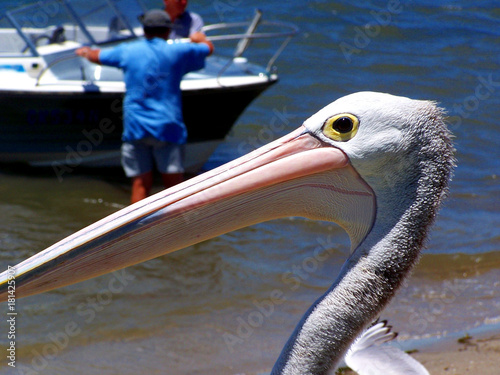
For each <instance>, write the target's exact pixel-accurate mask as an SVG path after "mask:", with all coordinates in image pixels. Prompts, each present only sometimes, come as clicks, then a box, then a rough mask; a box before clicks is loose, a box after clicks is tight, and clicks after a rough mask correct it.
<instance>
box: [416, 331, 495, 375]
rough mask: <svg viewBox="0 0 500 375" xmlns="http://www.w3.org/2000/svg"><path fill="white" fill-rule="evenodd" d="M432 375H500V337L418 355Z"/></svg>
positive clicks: (462, 341) (466, 340) (464, 341)
mask: <svg viewBox="0 0 500 375" xmlns="http://www.w3.org/2000/svg"><path fill="white" fill-rule="evenodd" d="M413 356H414V357H415V358H416V359H417V360H418V361H420V362H421V363H422V364H423V365H424V366H425V367H426V368H427V370H429V372H430V373H431V374H432V375H449V374H457V375H459V374H481V375H498V374H500V333H499V334H495V335H494V336H489V337H488V336H486V337H481V338H475V337H470V338H467V337H465V338H462V339H460V340H458V341H457V342H456V343H455V344H452V345H450V346H449V347H448V348H445V349H444V350H442V351H437V350H429V351H420V352H417V353H414V354H413Z"/></svg>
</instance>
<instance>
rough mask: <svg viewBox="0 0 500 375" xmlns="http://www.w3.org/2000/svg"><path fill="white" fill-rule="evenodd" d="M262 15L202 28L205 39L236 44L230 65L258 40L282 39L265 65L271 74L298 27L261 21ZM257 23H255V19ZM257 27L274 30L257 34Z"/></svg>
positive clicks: (280, 22) (258, 13)
mask: <svg viewBox="0 0 500 375" xmlns="http://www.w3.org/2000/svg"><path fill="white" fill-rule="evenodd" d="M261 16H262V13H261V12H260V11H257V12H256V16H255V18H254V20H253V21H252V22H250V23H249V22H233V23H218V24H213V25H207V26H205V27H203V32H204V33H205V34H207V38H208V39H209V40H210V41H212V42H213V43H217V42H224V41H233V42H238V43H237V46H236V48H235V49H234V52H233V53H232V56H229V57H231V60H230V63H231V62H232V61H233V60H234V59H235V58H238V57H240V56H242V55H243V53H244V52H245V51H246V49H247V48H248V47H249V45H250V43H251V42H252V41H254V40H258V39H273V40H278V39H280V38H282V39H283V40H282V42H281V43H280V45H279V47H278V48H277V49H276V50H275V51H274V53H273V54H272V55H271V57H270V58H269V60H268V61H267V63H266V71H267V72H268V73H270V72H271V69H272V67H273V66H274V63H275V62H276V60H277V59H278V57H279V55H280V54H281V53H282V52H283V50H284V49H285V47H286V46H287V45H288V43H289V42H290V40H291V39H292V38H293V37H294V36H295V35H296V34H297V32H298V30H299V29H298V27H297V26H295V25H294V24H292V23H288V22H282V21H265V20H264V21H262V20H260V17H261ZM257 18H258V21H257V22H256V19H257ZM258 26H262V27H266V28H268V29H269V28H271V29H274V30H270V31H264V32H257V31H256V29H257V27H258ZM245 27H246V28H247V30H246V32H243V33H231V34H224V35H210V34H211V32H213V31H218V32H220V31H228V30H232V29H238V28H239V29H242V28H245Z"/></svg>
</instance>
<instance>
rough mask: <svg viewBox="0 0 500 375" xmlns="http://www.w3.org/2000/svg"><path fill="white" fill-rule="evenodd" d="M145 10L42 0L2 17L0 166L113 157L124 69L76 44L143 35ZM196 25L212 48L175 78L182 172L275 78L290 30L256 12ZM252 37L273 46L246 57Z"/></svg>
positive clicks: (112, 1) (126, 4)
mask: <svg viewBox="0 0 500 375" xmlns="http://www.w3.org/2000/svg"><path fill="white" fill-rule="evenodd" d="M123 9H126V12H125V11H124V10H123ZM146 10H147V8H146V7H145V6H144V5H143V4H142V3H141V2H140V1H138V0H137V1H134V0H86V1H69V0H48V1H39V2H37V3H35V4H30V5H26V6H22V7H19V8H16V9H14V10H9V11H7V12H6V13H5V14H4V15H3V16H2V18H1V19H0V107H1V111H0V134H1V136H0V163H27V164H29V165H32V166H51V167H53V168H54V170H56V171H58V172H56V173H58V174H63V173H65V172H68V171H72V170H73V169H74V168H77V167H79V166H85V167H113V166H118V165H119V164H120V145H121V133H122V98H123V94H124V91H125V85H124V82H123V74H122V72H121V71H120V70H119V69H116V68H112V67H105V66H100V65H96V64H92V63H90V62H88V61H87V60H85V59H82V58H80V57H78V56H76V55H75V52H74V51H75V49H77V48H79V47H81V46H84V45H90V46H94V47H97V48H105V47H108V46H113V45H115V44H117V43H123V42H127V41H131V40H134V39H136V38H140V37H142V36H143V33H142V27H141V25H140V23H139V21H138V19H137V16H138V15H139V14H142V13H144V12H145V11H146ZM257 28H259V29H262V30H263V31H260V30H257ZM203 31H204V32H205V33H206V35H207V37H208V38H209V39H210V40H211V41H212V42H213V43H214V44H215V46H216V53H217V54H215V55H212V56H210V57H208V58H207V61H206V67H205V68H204V69H202V70H200V71H197V72H193V73H189V74H187V75H186V76H185V77H184V78H183V80H182V82H181V90H182V95H183V114H184V121H185V124H186V126H187V129H188V134H189V136H188V141H187V145H186V161H185V167H186V171H187V172H188V173H196V172H197V171H199V170H200V168H201V167H202V166H203V165H204V164H205V162H206V161H207V159H208V158H209V157H210V155H211V154H212V153H213V151H214V150H215V148H216V147H217V146H218V145H219V144H220V143H221V142H222V141H223V140H224V138H225V136H226V135H227V134H228V132H229V131H230V130H231V127H232V126H233V125H234V123H235V122H236V120H237V119H238V117H239V116H240V115H241V114H242V112H243V111H244V110H245V108H246V107H247V106H248V105H249V104H250V103H251V102H252V101H253V100H254V99H255V98H257V97H258V96H259V95H260V94H261V93H262V92H263V91H264V90H266V89H267V88H269V87H270V86H272V85H273V84H275V83H276V82H277V80H278V75H277V72H276V70H275V66H274V63H275V61H276V59H277V57H278V56H279V54H280V53H281V52H282V50H283V49H284V48H285V46H286V44H287V43H288V42H289V40H290V39H291V38H292V37H293V35H294V34H295V33H296V32H297V28H296V27H295V26H294V25H293V24H289V23H285V22H275V21H274V22H272V21H265V20H263V19H262V12H260V11H256V14H255V17H254V18H253V19H252V20H251V21H250V22H248V23H245V22H237V23H220V24H214V25H207V26H205V27H204V29H203ZM257 40H264V41H265V42H267V43H269V42H273V43H275V44H276V46H277V47H276V48H275V49H274V50H273V51H272V55H271V56H269V55H268V56H266V60H267V64H263V65H261V64H257V63H252V62H250V61H249V59H248V58H247V57H246V54H247V51H248V50H249V49H250V48H249V47H253V46H254V44H255V43H256V42H257ZM167 42H168V43H183V42H186V41H185V40H169V41H167ZM234 45H236V46H234ZM219 46H220V47H219ZM268 50H269V48H268V47H266V51H268ZM261 52H262V51H259V53H261Z"/></svg>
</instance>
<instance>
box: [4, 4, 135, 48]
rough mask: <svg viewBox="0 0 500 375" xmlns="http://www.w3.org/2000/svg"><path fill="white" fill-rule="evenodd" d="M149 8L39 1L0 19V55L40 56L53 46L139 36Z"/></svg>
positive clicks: (12, 11)
mask: <svg viewBox="0 0 500 375" xmlns="http://www.w3.org/2000/svg"><path fill="white" fill-rule="evenodd" d="M123 9H126V11H127V14H128V15H130V14H133V15H139V14H142V13H144V11H145V8H144V7H143V6H142V4H141V3H140V2H138V1H137V2H134V1H130V0H86V1H85V2H72V3H71V4H70V2H69V1H68V0H48V1H39V2H37V3H35V4H31V5H27V6H23V7H21V8H17V9H15V10H11V11H8V12H6V13H5V15H4V16H3V17H2V18H1V19H0V54H1V55H2V56H6V55H22V56H27V55H28V56H29V55H31V56H38V55H40V51H39V48H40V47H45V46H50V45H52V44H58V45H59V46H61V44H67V45H68V48H71V47H74V46H75V45H76V44H80V45H81V44H100V45H102V44H106V43H109V42H113V41H117V40H124V39H128V38H133V37H136V35H135V33H134V28H136V29H137V28H138V27H140V23H139V20H138V19H137V17H136V16H134V17H131V16H130V17H129V16H127V15H125V14H124V13H123V12H122V10H123Z"/></svg>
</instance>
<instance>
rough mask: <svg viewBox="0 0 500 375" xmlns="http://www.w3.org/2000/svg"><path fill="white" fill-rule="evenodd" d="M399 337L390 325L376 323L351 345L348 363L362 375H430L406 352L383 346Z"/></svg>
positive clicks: (346, 356) (347, 357)
mask: <svg viewBox="0 0 500 375" xmlns="http://www.w3.org/2000/svg"><path fill="white" fill-rule="evenodd" d="M396 336H397V334H396V333H393V332H391V327H390V326H387V322H385V321H382V322H378V323H375V324H374V325H373V326H371V327H370V328H368V329H367V330H365V331H364V332H363V333H362V334H361V336H359V337H358V338H357V339H356V341H354V343H353V344H352V345H351V347H350V348H349V350H348V352H347V354H346V355H345V358H344V360H345V362H346V364H347V366H349V367H350V368H351V369H352V370H353V371H356V372H357V373H358V374H359V375H402V374H403V375H429V372H428V371H427V370H426V368H425V367H424V366H423V365H422V364H421V363H420V362H418V361H417V360H416V359H414V358H413V357H411V356H410V355H408V354H407V353H405V352H404V351H403V350H401V349H399V348H396V347H394V346H391V345H381V344H384V343H386V342H388V341H391V340H393V339H394V338H395V337H396Z"/></svg>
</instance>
